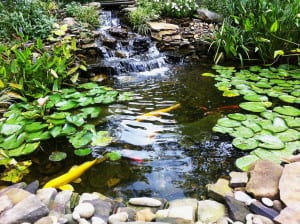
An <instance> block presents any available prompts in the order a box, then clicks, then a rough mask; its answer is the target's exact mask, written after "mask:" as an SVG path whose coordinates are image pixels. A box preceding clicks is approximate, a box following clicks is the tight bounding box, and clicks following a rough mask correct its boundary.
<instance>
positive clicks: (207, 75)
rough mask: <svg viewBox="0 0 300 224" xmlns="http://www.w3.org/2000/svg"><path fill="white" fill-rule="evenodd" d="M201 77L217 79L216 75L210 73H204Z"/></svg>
mask: <svg viewBox="0 0 300 224" xmlns="http://www.w3.org/2000/svg"><path fill="white" fill-rule="evenodd" d="M201 76H204V77H215V76H216V75H215V74H213V73H210V72H205V73H202V74H201Z"/></svg>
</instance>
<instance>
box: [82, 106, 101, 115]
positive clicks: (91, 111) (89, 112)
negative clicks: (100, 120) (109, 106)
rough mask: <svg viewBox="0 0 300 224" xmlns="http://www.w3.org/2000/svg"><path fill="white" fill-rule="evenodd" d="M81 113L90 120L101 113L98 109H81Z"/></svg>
mask: <svg viewBox="0 0 300 224" xmlns="http://www.w3.org/2000/svg"><path fill="white" fill-rule="evenodd" d="M81 111H82V113H83V114H84V115H85V116H87V115H90V116H91V118H96V117H98V116H99V114H100V113H101V108H100V107H86V108H82V109H81Z"/></svg>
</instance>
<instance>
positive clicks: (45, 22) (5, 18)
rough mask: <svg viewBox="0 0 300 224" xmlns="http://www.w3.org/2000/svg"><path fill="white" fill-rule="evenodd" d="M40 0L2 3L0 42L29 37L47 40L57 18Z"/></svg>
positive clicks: (0, 4)
mask: <svg viewBox="0 0 300 224" xmlns="http://www.w3.org/2000/svg"><path fill="white" fill-rule="evenodd" d="M47 6H48V4H46V3H45V2H42V1H39V0H31V1H27V0H19V1H17V3H16V2H14V1H4V2H2V3H0V27H1V30H0V41H7V40H12V39H15V38H21V37H24V36H28V37H29V39H36V38H38V37H42V38H45V37H47V36H48V34H49V32H50V31H51V29H52V24H53V23H54V22H55V20H56V19H55V17H54V16H52V15H51V14H50V13H49V11H48V8H47Z"/></svg>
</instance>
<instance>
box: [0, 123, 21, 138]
mask: <svg viewBox="0 0 300 224" xmlns="http://www.w3.org/2000/svg"><path fill="white" fill-rule="evenodd" d="M21 130H22V126H21V125H18V124H3V125H2V127H1V132H0V133H1V134H2V135H6V136H9V135H12V134H15V133H17V132H18V131H21Z"/></svg>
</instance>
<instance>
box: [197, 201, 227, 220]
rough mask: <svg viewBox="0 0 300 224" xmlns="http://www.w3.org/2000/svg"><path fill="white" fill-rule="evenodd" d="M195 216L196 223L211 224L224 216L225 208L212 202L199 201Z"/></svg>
mask: <svg viewBox="0 0 300 224" xmlns="http://www.w3.org/2000/svg"><path fill="white" fill-rule="evenodd" d="M197 216H198V218H197V220H198V221H201V222H203V223H213V222H216V221H218V220H219V219H220V218H222V217H224V216H226V207H225V205H223V204H221V203H219V202H216V201H213V200H204V201H199V202H198V210H197Z"/></svg>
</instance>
